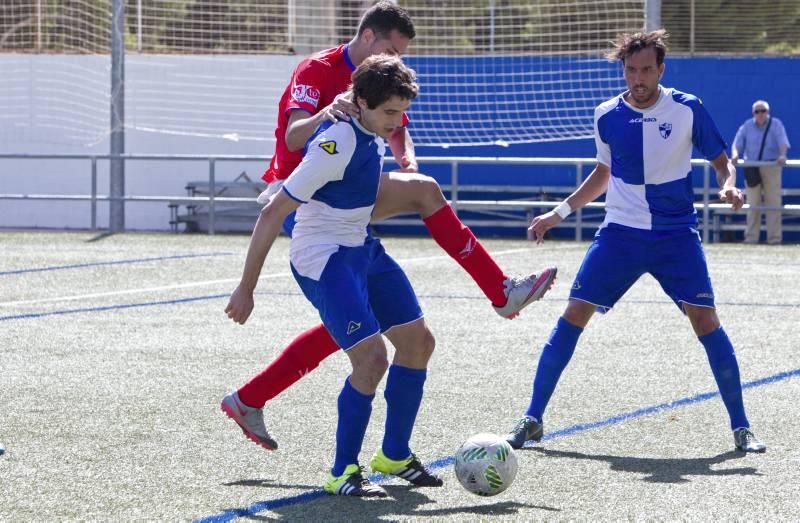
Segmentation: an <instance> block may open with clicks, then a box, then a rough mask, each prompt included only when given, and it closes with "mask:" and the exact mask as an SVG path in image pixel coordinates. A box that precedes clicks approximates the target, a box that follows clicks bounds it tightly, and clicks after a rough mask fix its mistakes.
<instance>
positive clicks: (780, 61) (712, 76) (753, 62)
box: [411, 57, 800, 187]
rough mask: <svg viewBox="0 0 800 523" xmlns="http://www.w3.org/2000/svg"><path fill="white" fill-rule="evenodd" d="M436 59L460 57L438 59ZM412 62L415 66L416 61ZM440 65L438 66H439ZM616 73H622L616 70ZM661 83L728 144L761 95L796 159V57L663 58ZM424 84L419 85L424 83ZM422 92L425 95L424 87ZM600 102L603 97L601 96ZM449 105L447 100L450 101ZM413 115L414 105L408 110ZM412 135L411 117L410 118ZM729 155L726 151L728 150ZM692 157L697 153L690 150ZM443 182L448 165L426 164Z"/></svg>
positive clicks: (525, 151)
mask: <svg viewBox="0 0 800 523" xmlns="http://www.w3.org/2000/svg"><path fill="white" fill-rule="evenodd" d="M437 60H442V61H448V60H461V59H448V58H438V59H437ZM415 66H416V65H415ZM440 67H441V65H440ZM620 74H622V73H621V71H620ZM662 83H663V85H665V86H668V87H675V88H677V89H679V90H681V91H685V92H689V93H691V94H694V95H696V96H699V97H700V98H702V100H703V103H705V105H706V107H708V109H709V111H710V112H711V115H712V116H713V118H714V120H715V122H716V123H717V126H718V127H719V130H720V132H721V133H722V136H723V137H724V138H725V140H726V141H727V142H728V143H729V144H730V142H732V141H733V137H734V135H735V134H736V130H737V129H738V128H739V125H741V124H742V122H743V121H744V120H745V119H747V118H750V117H751V114H750V108H751V105H752V103H753V102H754V101H755V100H757V99H759V98H761V99H765V100H767V101H768V102H769V104H770V107H771V110H772V114H773V115H774V116H776V117H778V118H780V119H781V120H782V121H783V123H784V125H785V126H786V131H787V133H788V135H789V141H790V142H791V143H792V144H793V145H794V149H793V150H790V151H789V157H790V158H800V96H798V93H800V58H688V57H686V58H684V57H672V58H670V57H668V58H667V61H666V71H665V73H664V78H663V80H662ZM423 87H424V84H423ZM422 96H425V92H424V91H423V93H422ZM601 101H602V100H601ZM451 103H452V102H451ZM442 114H447V115H449V116H450V117H451V118H458V106H457V104H452V105H449V106H446V107H443V108H442ZM412 116H413V108H412ZM411 129H412V135H413V118H412V127H411ZM728 152H729V153H730V149H729V150H728ZM417 154H418V156H521V157H533V156H551V157H567V156H570V157H590V158H593V157H594V155H595V149H594V141H593V140H591V139H588V140H567V141H560V142H545V143H534V144H517V145H510V146H508V147H500V146H480V147H474V146H468V147H458V146H455V147H450V148H447V149H443V148H440V147H418V148H417ZM695 157H698V158H699V157H700V156H699V154H697V153H696V154H695ZM426 170H427V171H429V172H431V173H432V174H433V175H434V176H436V177H437V178H441V179H442V181H446V180H447V178H448V176H447V172H448V169H447V168H444V167H439V168H432V167H426ZM461 173H462V174H463V175H464V180H463V181H464V183H500V184H515V183H517V184H536V185H538V184H550V183H562V184H567V183H571V182H572V181H573V180H574V173H573V171H571V170H566V169H558V168H544V167H543V168H536V169H535V170H533V171H532V170H531V169H520V168H511V167H507V168H503V169H487V168H486V167H485V166H484V167H477V168H467V167H464V168H463V169H462V171H461ZM784 185H785V186H787V187H800V176H786V177H785V180H784Z"/></svg>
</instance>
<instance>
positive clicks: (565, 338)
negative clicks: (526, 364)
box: [525, 318, 583, 421]
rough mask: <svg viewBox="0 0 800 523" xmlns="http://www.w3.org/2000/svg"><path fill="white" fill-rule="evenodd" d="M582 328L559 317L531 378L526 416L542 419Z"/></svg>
mask: <svg viewBox="0 0 800 523" xmlns="http://www.w3.org/2000/svg"><path fill="white" fill-rule="evenodd" d="M582 332H583V329H582V328H580V327H576V326H575V325H573V324H571V323H570V322H568V321H567V320H565V319H564V318H559V319H558V322H557V323H556V326H555V328H554V329H553V332H551V333H550V339H548V340H547V343H545V345H544V348H542V354H541V356H539V364H538V365H537V367H536V377H535V378H534V380H533V396H532V397H531V403H530V405H529V406H528V410H527V411H525V415H526V416H532V417H534V418H536V419H537V420H539V421H542V416H543V415H544V409H545V408H547V403H548V402H549V401H550V396H552V395H553V391H554V390H555V389H556V385H557V384H558V379H559V378H560V377H561V372H562V371H563V370H564V368H565V367H566V366H567V363H569V360H570V358H572V354H573V353H574V352H575V346H576V345H577V344H578V338H580V336H581V333H582Z"/></svg>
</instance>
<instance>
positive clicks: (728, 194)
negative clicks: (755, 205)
mask: <svg viewBox="0 0 800 523" xmlns="http://www.w3.org/2000/svg"><path fill="white" fill-rule="evenodd" d="M719 199H720V200H722V201H723V202H726V203H729V204H731V208H732V209H733V210H734V211H738V210H739V209H741V208H742V205H744V196H743V195H742V191H740V190H739V189H737V188H736V187H723V188H722V189H720V191H719Z"/></svg>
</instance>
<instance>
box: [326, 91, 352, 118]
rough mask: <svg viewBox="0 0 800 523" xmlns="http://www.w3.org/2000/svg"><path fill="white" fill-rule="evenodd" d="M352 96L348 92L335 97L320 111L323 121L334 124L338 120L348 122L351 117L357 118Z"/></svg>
mask: <svg viewBox="0 0 800 523" xmlns="http://www.w3.org/2000/svg"><path fill="white" fill-rule="evenodd" d="M352 96H353V94H352V93H351V92H350V91H347V92H345V93H341V94H338V95H336V98H334V99H333V102H331V104H330V105H329V106H327V107H325V108H324V109H322V114H323V115H324V117H325V119H326V120H330V121H331V122H334V123H335V122H338V121H339V120H346V121H348V122H349V121H350V117H351V116H355V117H358V115H359V111H358V106H357V105H356V104H355V103H353V100H352Z"/></svg>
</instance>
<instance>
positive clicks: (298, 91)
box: [292, 84, 320, 109]
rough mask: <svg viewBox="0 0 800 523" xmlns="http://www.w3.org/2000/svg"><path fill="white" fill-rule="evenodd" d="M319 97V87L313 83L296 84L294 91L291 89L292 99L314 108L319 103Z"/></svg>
mask: <svg viewBox="0 0 800 523" xmlns="http://www.w3.org/2000/svg"><path fill="white" fill-rule="evenodd" d="M319 97H320V94H319V89H317V88H316V87H314V86H313V85H303V84H299V85H296V86H295V87H294V91H292V100H294V101H295V102H299V103H307V104H311V105H313V106H314V108H315V109H316V107H317V105H319Z"/></svg>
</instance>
